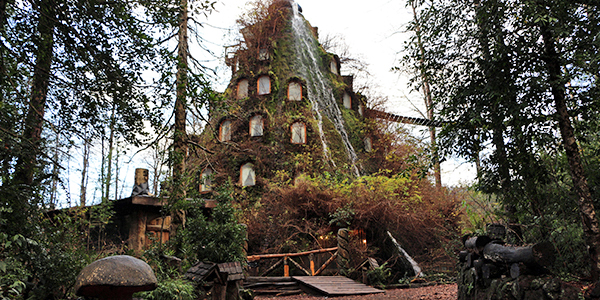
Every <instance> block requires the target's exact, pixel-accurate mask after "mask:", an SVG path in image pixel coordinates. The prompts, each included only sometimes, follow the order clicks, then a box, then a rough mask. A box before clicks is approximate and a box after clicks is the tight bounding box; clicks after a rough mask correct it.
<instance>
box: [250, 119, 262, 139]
mask: <svg viewBox="0 0 600 300" xmlns="http://www.w3.org/2000/svg"><path fill="white" fill-rule="evenodd" d="M262 135H263V118H262V116H261V115H256V116H253V117H252V118H250V136H262Z"/></svg>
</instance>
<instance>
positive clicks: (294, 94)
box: [288, 81, 302, 101]
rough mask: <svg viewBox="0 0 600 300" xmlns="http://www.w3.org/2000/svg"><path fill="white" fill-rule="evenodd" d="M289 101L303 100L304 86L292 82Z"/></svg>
mask: <svg viewBox="0 0 600 300" xmlns="http://www.w3.org/2000/svg"><path fill="white" fill-rule="evenodd" d="M288 99H289V100H290V101H301V100H302V84H300V83H299V82H294V81H292V82H290V84H289V85H288Z"/></svg>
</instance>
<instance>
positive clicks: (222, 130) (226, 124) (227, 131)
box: [219, 120, 231, 142]
mask: <svg viewBox="0 0 600 300" xmlns="http://www.w3.org/2000/svg"><path fill="white" fill-rule="evenodd" d="M219 141H221V142H227V141H231V120H225V121H223V122H221V126H219Z"/></svg>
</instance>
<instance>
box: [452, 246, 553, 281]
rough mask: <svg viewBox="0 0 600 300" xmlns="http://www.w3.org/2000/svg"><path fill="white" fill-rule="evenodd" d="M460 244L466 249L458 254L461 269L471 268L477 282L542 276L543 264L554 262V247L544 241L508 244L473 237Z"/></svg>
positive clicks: (545, 271) (544, 268)
mask: <svg viewBox="0 0 600 300" xmlns="http://www.w3.org/2000/svg"><path fill="white" fill-rule="evenodd" d="M463 243H464V245H465V248H467V250H464V251H461V252H460V253H459V261H460V263H461V266H462V270H463V271H466V270H469V269H474V271H475V275H476V279H477V280H478V281H479V280H483V281H489V280H491V279H495V278H504V277H510V278H512V279H516V278H518V277H519V276H521V275H543V274H547V273H548V270H547V269H546V267H548V266H549V265H551V264H552V263H553V262H554V247H552V245H551V244H550V243H547V242H544V243H539V244H535V245H530V246H511V245H506V244H505V243H504V242H503V241H501V240H498V239H492V238H490V237H488V236H474V237H468V238H467V237H465V238H463Z"/></svg>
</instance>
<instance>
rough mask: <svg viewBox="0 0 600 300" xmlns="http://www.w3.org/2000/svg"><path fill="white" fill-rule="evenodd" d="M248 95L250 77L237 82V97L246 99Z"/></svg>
mask: <svg viewBox="0 0 600 300" xmlns="http://www.w3.org/2000/svg"><path fill="white" fill-rule="evenodd" d="M246 97H248V79H241V80H240V81H238V84H237V98H238V99H244V98H246Z"/></svg>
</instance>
